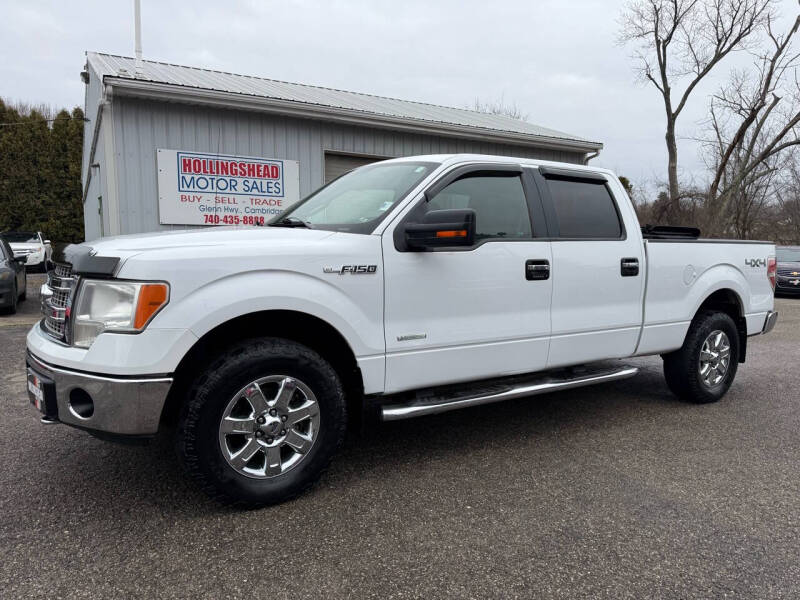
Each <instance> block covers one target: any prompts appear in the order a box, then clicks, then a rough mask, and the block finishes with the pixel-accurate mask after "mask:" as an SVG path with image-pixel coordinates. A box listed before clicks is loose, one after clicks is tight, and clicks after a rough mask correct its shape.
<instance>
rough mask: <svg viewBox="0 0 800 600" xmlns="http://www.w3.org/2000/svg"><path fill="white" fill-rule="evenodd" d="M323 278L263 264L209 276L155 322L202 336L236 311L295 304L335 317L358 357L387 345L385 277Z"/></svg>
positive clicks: (296, 308) (289, 307)
mask: <svg viewBox="0 0 800 600" xmlns="http://www.w3.org/2000/svg"><path fill="white" fill-rule="evenodd" d="M332 277H336V279H332V280H330V281H329V280H323V279H321V278H317V277H313V276H311V275H308V274H305V273H299V272H295V271H287V270H280V269H263V270H256V271H248V272H244V273H236V274H232V275H228V276H225V277H221V278H219V279H216V280H214V281H212V282H209V283H207V284H205V285H203V286H201V287H199V288H197V289H195V290H193V291H192V292H190V293H189V294H187V295H186V296H184V297H182V298H180V299H178V300H177V301H175V302H172V301H171V302H170V304H169V305H168V306H167V307H166V308H165V309H164V311H162V313H161V314H160V315H159V316H158V317H157V319H156V321H154V322H153V324H152V326H154V327H156V328H169V329H173V328H177V329H189V330H191V331H192V333H193V334H194V335H196V336H197V337H198V338H201V337H202V336H203V335H205V334H206V333H208V332H209V331H211V330H212V329H214V328H215V327H217V326H219V325H221V324H223V323H225V322H227V321H230V320H231V319H234V318H236V317H239V316H242V315H246V314H250V313H254V312H260V311H266V310H293V311H298V312H303V313H306V314H309V315H312V316H314V317H317V318H319V319H322V320H323V321H325V322H327V323H329V324H330V325H331V326H333V327H334V328H335V329H337V330H338V331H339V333H341V335H342V337H344V339H345V340H346V341H347V343H348V344H349V345H350V348H351V349H352V350H353V353H354V354H355V355H356V357H357V358H358V357H365V356H371V355H376V354H382V353H383V351H384V338H383V321H382V306H383V296H382V290H383V286H382V285H381V280H380V278H375V277H364V278H360V277H349V278H342V277H339V276H336V275H334V276H332Z"/></svg>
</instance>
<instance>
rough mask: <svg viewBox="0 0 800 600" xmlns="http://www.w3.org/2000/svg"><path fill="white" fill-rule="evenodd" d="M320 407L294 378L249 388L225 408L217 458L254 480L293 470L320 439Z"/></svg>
mask: <svg viewBox="0 0 800 600" xmlns="http://www.w3.org/2000/svg"><path fill="white" fill-rule="evenodd" d="M319 425H320V415H319V403H318V402H317V398H316V396H314V392H312V391H311V388H309V387H308V386H307V385H306V384H304V383H303V382H302V381H300V380H298V379H295V378H294V377H288V376H286V375H271V376H269V377H262V378H261V379H258V380H256V381H253V382H252V383H249V384H248V385H246V386H245V387H243V388H242V389H241V390H239V391H238V392H237V393H236V395H234V397H233V398H231V400H230V402H228V406H226V407H225V411H224V412H223V413H222V419H221V421H220V425H219V446H220V450H221V451H222V456H223V457H225V460H226V461H227V462H228V464H229V465H230V466H231V467H233V468H234V469H235V470H236V471H237V472H239V473H241V474H243V475H246V476H247V477H252V478H255V479H267V478H269V477H275V476H277V475H280V474H282V473H286V471H288V470H290V469H293V468H294V467H296V466H297V465H298V464H299V463H300V462H301V461H302V460H303V459H304V458H305V457H306V456H307V455H308V452H309V451H310V450H311V447H312V446H313V445H314V442H315V441H316V439H317V435H318V433H319Z"/></svg>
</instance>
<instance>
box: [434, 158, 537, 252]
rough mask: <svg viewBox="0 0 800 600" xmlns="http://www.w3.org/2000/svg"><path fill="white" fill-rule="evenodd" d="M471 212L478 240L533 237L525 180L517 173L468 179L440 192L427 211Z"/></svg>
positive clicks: (473, 176) (462, 179)
mask: <svg viewBox="0 0 800 600" xmlns="http://www.w3.org/2000/svg"><path fill="white" fill-rule="evenodd" d="M453 208H471V209H472V210H474V211H475V217H476V218H475V239H476V241H482V240H487V239H526V238H531V237H533V234H532V230H531V218H530V213H529V212H528V203H527V201H526V199H525V191H524V189H523V187H522V180H521V178H520V176H519V174H517V173H512V174H509V173H497V174H494V173H491V174H486V173H485V172H482V173H481V174H479V175H467V176H465V177H463V178H461V179H458V180H456V181H454V182H453V183H451V184H450V185H448V186H447V187H445V188H444V189H442V190H441V191H439V193H437V194H436V195H435V196H434V197H433V198H431V200H430V202H428V207H427V210H443V209H453Z"/></svg>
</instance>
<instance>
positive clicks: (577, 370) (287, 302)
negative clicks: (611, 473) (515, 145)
mask: <svg viewBox="0 0 800 600" xmlns="http://www.w3.org/2000/svg"><path fill="white" fill-rule="evenodd" d="M696 234H697V232H696V231H692V230H686V229H673V228H646V229H645V233H644V234H643V233H642V232H641V231H640V227H639V223H638V222H637V218H636V213H635V212H634V209H633V206H632V205H631V203H630V200H629V199H628V196H627V194H626V193H625V190H624V189H623V187H622V185H621V184H620V182H619V180H618V179H617V177H616V176H614V174H613V173H611V172H610V171H607V170H604V169H597V168H591V167H585V166H577V165H567V164H558V163H546V162H541V161H535V160H521V159H515V158H503V157H495V156H470V155H446V156H444V155H442V156H422V157H414V158H402V159H395V160H390V161H385V162H381V163H376V164H373V165H369V166H365V167H361V168H359V169H356V170H354V171H352V172H350V173H349V174H347V175H344V176H343V177H341V178H339V179H337V180H335V181H334V182H332V183H330V184H329V185H328V186H326V187H323V188H322V189H320V190H318V191H317V192H316V193H314V194H312V195H311V196H309V197H308V198H306V199H305V200H304V201H302V202H300V203H298V204H297V205H295V206H293V207H292V208H290V209H288V211H287V212H285V213H284V214H283V215H282V216H280V217H278V218H276V219H275V220H274V221H272V222H271V223H270V224H269V226H268V227H262V228H258V227H254V228H239V229H236V228H217V229H210V230H201V231H198V230H192V231H183V232H166V233H160V234H153V235H139V236H123V237H119V238H108V239H103V240H98V241H96V242H91V243H87V244H81V245H75V246H70V247H68V248H67V249H66V251H65V256H64V257H62V258H59V257H56V266H55V272H54V273H53V274H52V276H51V278H50V283H49V288H50V290H52V291H51V292H48V290H44V293H45V294H47V293H51V294H52V295H51V296H50V298H49V299H47V300H46V302H45V318H44V319H43V321H42V322H41V323H40V324H39V325H36V326H35V327H33V329H31V331H30V333H29V335H28V339H27V345H28V355H27V364H28V388H29V390H30V397H31V399H32V402H33V403H34V404H35V405H36V406H37V407H38V408H39V410H40V411H41V412H42V413H43V414H44V419H45V421H46V422H57V421H60V422H62V423H66V424H69V425H73V426H76V427H80V428H83V429H86V430H89V431H92V432H94V433H95V434H98V435H102V436H106V437H109V436H118V437H119V436H126V437H132V436H133V437H136V436H139V437H146V436H152V435H153V434H155V433H156V431H157V430H158V428H159V424H160V423H161V422H162V421H163V420H164V418H165V417H166V416H168V415H177V419H178V427H177V432H176V436H177V447H178V449H179V454H180V456H181V458H182V461H183V464H184V465H185V467H186V469H187V471H188V472H189V474H190V475H191V476H192V477H194V479H195V480H196V481H197V482H198V483H199V484H200V485H201V486H202V487H203V488H204V489H205V490H206V491H207V492H209V493H210V494H211V495H212V496H214V497H215V498H218V499H220V500H221V501H224V502H231V503H238V504H240V505H243V506H255V505H262V504H267V503H273V502H278V501H282V500H285V499H287V498H289V497H292V496H294V495H296V494H298V493H300V492H302V491H303V490H305V489H306V488H307V487H309V486H310V485H311V484H312V483H313V482H314V481H315V480H316V479H317V478H318V477H319V476H320V474H321V473H322V471H323V470H324V469H325V467H326V465H328V463H329V461H330V460H331V458H332V456H333V455H334V453H335V451H336V449H337V448H338V447H339V445H340V444H341V442H342V438H343V436H344V433H345V429H346V427H347V424H348V422H349V420H352V418H353V417H356V416H359V415H361V414H363V413H366V414H371V413H372V412H373V411H374V412H375V413H377V415H378V416H380V417H381V418H383V419H385V420H395V419H405V418H410V417H418V416H422V415H428V414H432V413H440V412H444V411H449V410H453V409H457V408H462V407H466V406H474V405H478V404H485V403H489V402H496V401H499V400H505V399H508V398H515V397H520V396H528V395H532V394H539V393H544V392H549V391H554V390H563V389H569V388H574V387H578V386H584V385H589V384H594V383H600V382H608V381H613V380H617V379H622V378H625V377H630V376H633V375H634V374H635V373H636V372H637V369H636V368H635V367H631V366H628V365H624V364H621V363H620V362H619V361H615V362H611V363H609V362H608V361H609V360H610V359H624V358H626V357H632V356H643V355H653V354H660V355H661V356H662V357H663V359H664V374H665V376H666V380H667V384H668V385H669V387H670V389H671V390H672V391H673V392H674V393H675V394H677V395H678V396H679V397H681V398H683V399H685V400H688V401H690V402H698V403H704V402H714V401H717V400H719V399H720V398H721V397H722V396H723V395H724V394H725V392H726V391H727V390H728V388H729V387H730V385H731V384H732V383H733V379H734V377H735V375H736V371H737V369H738V366H739V364H740V363H742V362H744V360H745V356H746V350H747V340H748V336H751V335H757V334H761V333H766V332H768V331H770V330H771V329H772V327H773V326H774V325H775V322H776V319H777V313H775V312H774V310H773V309H774V298H773V290H774V285H775V246H774V245H773V244H771V243H767V242H736V241H725V240H702V239H696ZM365 422H368V421H365ZM76 468H77V465H76Z"/></svg>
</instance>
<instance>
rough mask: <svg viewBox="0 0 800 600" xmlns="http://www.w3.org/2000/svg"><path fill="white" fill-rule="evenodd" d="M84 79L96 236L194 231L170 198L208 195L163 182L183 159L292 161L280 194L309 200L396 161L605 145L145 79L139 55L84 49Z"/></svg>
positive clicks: (552, 156)
mask: <svg viewBox="0 0 800 600" xmlns="http://www.w3.org/2000/svg"><path fill="white" fill-rule="evenodd" d="M82 77H83V79H84V82H85V83H86V102H85V109H86V111H85V112H86V117H87V119H88V121H87V123H86V127H85V132H84V154H83V173H82V180H83V195H84V197H83V201H84V219H85V224H86V237H87V239H94V238H97V237H101V236H106V235H116V234H124V233H139V232H147V231H157V230H160V229H171V228H183V227H186V226H193V225H196V224H197V223H198V221H194V220H192V219H187V220H185V221H184V220H181V217H179V216H178V217H175V216H169V217H167V213H168V212H171V208H172V207H171V205H169V202H173V201H174V202H175V203H177V202H179V201H180V200H183V199H185V200H186V201H187V202H189V201H191V200H193V199H194V198H200V196H201V195H197V194H195V195H191V194H188V193H187V195H186V196H183V195H180V193H181V192H183V191H184V190H183V188H182V187H180V185H182V184H183V183H186V181H188V176H187V180H181V182H182V183H181V184H180V185H178V186H177V187H176V188H175V189H177V190H178V191H177V192H176V194H178V195H170V194H171V192H170V191H169V190H165V189H164V188H165V187H167V186H165V184H164V180H163V179H162V180H161V181H160V179H159V172H161V176H162V178H163V177H165V175H164V172H165V171H166V170H168V169H167V167H168V166H169V165H174V164H175V163H176V162H177V163H178V166H177V169H178V171H179V174H178V177H179V178H180V177H181V175H180V172H181V169H180V157H181V156H182V155H183V156H189V157H190V158H191V157H205V158H204V159H203V160H201V161H200V162H195V166H197V165H201V166H202V169H203V171H202V173H205V174H208V173H209V172H210V173H213V174H214V175H213V176H217V173H216V172H215V171H214V170H215V169H219V168H220V167H219V161H216V160H207V159H208V158H209V157H212V158H213V157H220V156H222V157H224V158H225V159H226V160H225V161H223V162H224V164H223V166H222V168H224V169H227V168H228V166H229V165H233V166H231V168H235V164H240V165H242V167H244V166H245V165H244V163H237V161H239V160H240V158H239V157H247V159H241V160H243V161H244V160H247V161H248V162H253V163H254V164H255V166H256V167H258V168H259V169H260V168H261V166H262V164H263V165H266V167H265V171H264V172H265V173H267V175H266V176H267V177H269V176H270V175H269V165H271V164H273V163H274V164H277V165H283V164H284V162H285V165H286V169H287V170H286V174H285V176H286V178H287V181H286V182H282V183H285V185H282V186H279V187H278V188H277V189H279V190H281V192H282V190H283V188H284V187H285V188H293V189H292V191H291V194H292V195H293V196H298V197H304V196H306V195H307V194H309V193H310V192H312V191H313V190H314V189H316V188H318V187H320V186H321V185H323V184H324V183H326V182H327V181H330V180H331V179H333V178H335V177H337V176H338V175H340V174H342V173H343V172H345V171H347V170H349V169H352V168H354V167H356V166H360V165H362V164H366V163H368V162H372V161H375V160H381V159H384V158H391V157H396V156H408V155H414V154H434V153H452V152H470V153H481V154H501V155H508V156H519V157H528V158H542V159H547V160H557V161H564V162H572V163H584V162H586V161H587V160H588V158H591V157H592V155H594V154H595V153H597V152H599V151H600V149H601V148H602V144H601V143H598V142H593V141H589V140H586V139H583V138H580V137H576V136H573V135H569V134H566V133H562V132H559V131H554V130H552V129H547V128H544V127H540V126H538V125H533V124H531V123H527V122H523V121H519V120H515V119H511V118H508V117H504V116H498V115H490V114H484V113H478V112H474V111H470V110H465V109H459V108H448V107H443V106H436V105H432V104H423V103H419V102H409V101H404V100H396V99H392V98H383V97H379V96H372V95H368V94H360V93H354V92H346V91H340V90H333V89H328V88H322V87H315V86H310V85H302V84H296V83H286V82H282V81H274V80H270V79H261V78H256V77H249V76H244V75H235V74H232V73H223V72H219V71H210V70H206V69H198V68H193V67H185V66H178V65H172V64H166V63H160V62H152V61H143V63H142V66H141V72H139V73H137V72H136V65H135V61H134V59H133V58H127V57H121V56H112V55H108V54H100V53H96V52H89V53H87V57H86V67H85V70H84V72H83V73H82ZM176 151H177V156H178V158H179V160H178V161H176V160H175V158H174V157H175V156H176ZM162 153H163V154H162ZM198 153H199V154H198ZM167 159H169V162H168V160H167ZM262 159H266V160H262ZM184 160H188V159H184ZM190 164H191V163H190V162H187V163H186V165H190ZM289 166H291V167H292V169H293V170H290V169H289ZM251 168H252V167H251ZM272 168H273V169H274V168H276V167H275V166H273V167H272ZM281 168H282V167H281ZM208 169H210V171H208ZM174 170H175V169H174V168H173V169H172V171H173V172H174ZM258 172H259V173H260V172H261V171H258ZM226 173H227V172H226ZM242 173H244V169H242ZM253 173H254V172H253V171H251V173H250V174H251V175H252V174H253ZM278 175H280V177H284V172H283V171H281V172H280V173H278ZM212 178H213V177H212ZM295 180H296V183H295ZM198 181H199V180H198ZM231 181H233V180H231ZM203 182H204V184H205V185H207V180H206V179H205V178H203ZM193 183H194V184H195V185H197V182H196V181H195V182H193ZM233 185H236V184H235V183H234V184H233ZM160 188H161V189H160ZM294 188H296V189H294ZM187 189H188V188H187ZM215 189H222V188H215ZM173 191H174V190H173ZM189 191H190V192H196V191H197V190H196V189H191V190H189ZM239 191H240V190H239ZM213 193H214V192H213V191H212V192H211V194H212V195H213ZM219 193H222V192H219ZM173 196H174V197H173ZM177 198H179V199H180V200H179V199H177ZM206 200H209V198H208V197H206ZM290 200H291V201H293V200H296V198H290V199H287V200H286V201H287V202H289V201H290ZM178 208H183V207H178ZM172 212H175V211H172ZM178 212H179V211H178ZM237 222H238V221H237Z"/></svg>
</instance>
